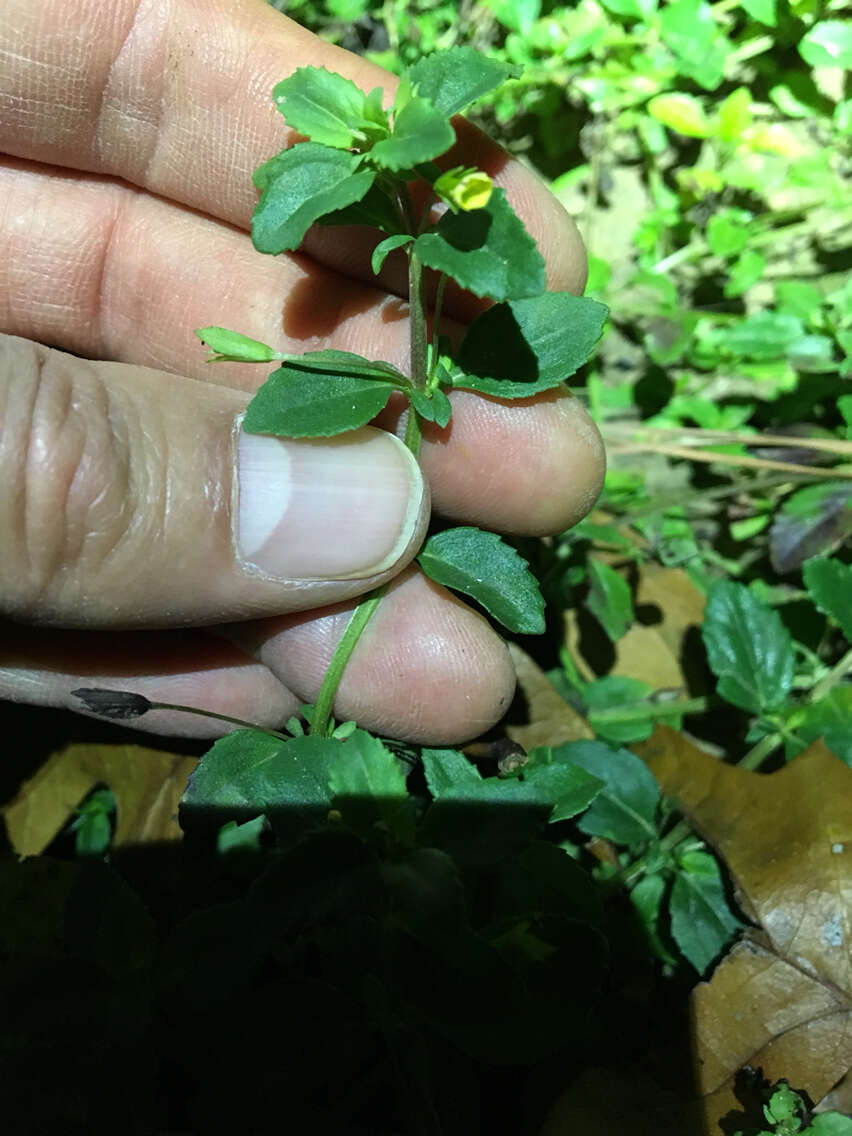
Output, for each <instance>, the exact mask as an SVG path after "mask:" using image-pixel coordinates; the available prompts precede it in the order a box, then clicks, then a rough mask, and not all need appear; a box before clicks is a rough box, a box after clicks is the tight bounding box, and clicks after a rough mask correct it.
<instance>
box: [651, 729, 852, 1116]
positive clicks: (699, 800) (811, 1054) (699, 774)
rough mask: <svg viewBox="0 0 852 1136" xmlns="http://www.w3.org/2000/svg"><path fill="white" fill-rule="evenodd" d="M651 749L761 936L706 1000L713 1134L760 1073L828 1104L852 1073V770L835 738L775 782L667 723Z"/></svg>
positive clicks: (703, 1085)
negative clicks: (742, 1088) (750, 1073)
mask: <svg viewBox="0 0 852 1136" xmlns="http://www.w3.org/2000/svg"><path fill="white" fill-rule="evenodd" d="M637 752H639V753H640V754H641V756H642V757H643V758H644V759H645V761H647V762H648V765H649V766H650V768H651V770H652V771H653V773H654V775H655V776H656V777H657V780H658V781H659V783H660V787H661V789H662V791H663V793H665V794H666V795H667V796H670V797H673V798H675V799H676V800H677V801H678V803H679V805H680V806H681V808H682V809H683V811H684V813H685V814H686V816H687V817H688V818H689V820H690V821H691V823H692V824H694V825H695V827H696V828H697V829H698V830H699V831H700V832H701V833H702V835H703V836H704V837H705V838H706V839H707V840H708V842H709V843H710V844H712V845H713V846H714V847H715V848H716V850H717V851H718V852H719V854H720V855H721V856H722V857H723V859H724V860H725V862H726V863H727V865H728V869H729V871H730V873H731V877H732V879H733V881H734V885H735V887H736V889H737V894H738V899H739V902H740V905H741V906H742V908H743V910H744V911H745V912H746V913H747V914H748V915H749V916H750V917H751V918H752V919H753V921H754V922H755V923H757V924H758V925H759V927H760V928H761V932H760V933H759V934H758V935H757V937H756V938H753V940H752V941H749V940H747V941H745V942H743V943H741V944H739V945H738V946H736V947H735V948H734V949H733V950H732V951H731V953H730V955H729V956H728V958H727V959H726V960H725V961H724V962H723V963H721V964H720V965H719V967H717V969H716V971H715V973H714V974H713V976H712V978H711V980H710V981H709V982H708V983H703V984H701V985H700V986H699V987H697V989H696V991H695V994H694V997H693V1038H694V1047H695V1062H696V1068H697V1079H698V1084H699V1086H700V1089H701V1092H702V1094H703V1095H704V1098H705V1116H706V1130H707V1132H712V1133H718V1132H719V1131H720V1129H719V1127H718V1120H719V1117H720V1116H721V1115H723V1114H724V1113H725V1112H727V1111H728V1110H729V1109H731V1108H736V1100H735V1098H734V1095H733V1078H734V1076H735V1074H736V1072H737V1070H738V1069H740V1068H741V1067H742V1066H743V1065H745V1064H749V1065H752V1066H754V1067H762V1068H763V1070H764V1075H765V1076H768V1077H770V1079H772V1078H773V1077H780V1076H784V1077H787V1078H788V1080H789V1081H790V1083H791V1084H795V1085H796V1086H798V1087H800V1088H804V1089H806V1090H807V1092H808V1093H809V1094H810V1096H811V1098H812V1099H813V1100H815V1101H818V1100H820V1099H821V1098H822V1097H823V1096H824V1095H825V1094H826V1093H827V1092H828V1091H829V1090H830V1089H831V1088H832V1086H833V1085H834V1084H835V1083H836V1082H837V1081H839V1080H840V1079H841V1078H842V1077H843V1076H844V1075H845V1073H846V1072H847V1071H848V1070H849V1068H850V1066H852V954H850V944H852V770H850V768H849V767H848V766H847V765H845V764H844V763H843V762H842V761H840V759H839V758H837V757H836V756H835V755H834V754H833V753H831V752H830V750H828V749H827V748H826V747H825V746H824V745H823V744H822V743H821V742H815V743H814V744H813V745H811V746H809V747H808V748H807V749H806V750H804V751H803V752H802V753H801V754H799V755H798V756H797V757H796V758H795V759H794V760H793V761H791V762H790V763H789V764H788V765H786V766H784V767H783V768H782V769H780V770H778V771H777V772H775V773H771V774H760V773H751V772H748V771H747V770H743V769H738V768H737V767H736V766H732V765H727V764H725V763H724V762H720V761H718V760H716V759H715V758H714V757H711V756H710V755H709V754H707V753H704V752H703V751H702V750H700V749H698V748H697V747H696V746H694V745H692V744H691V743H690V742H689V741H688V740H687V739H686V738H684V737H683V736H682V735H681V734H679V733H677V732H676V731H675V730H671V729H668V728H666V727H659V728H658V729H657V730H656V731H655V733H654V734H653V736H652V737H651V738H649V739H648V741H647V742H644V743H642V745H641V746H638V747H637Z"/></svg>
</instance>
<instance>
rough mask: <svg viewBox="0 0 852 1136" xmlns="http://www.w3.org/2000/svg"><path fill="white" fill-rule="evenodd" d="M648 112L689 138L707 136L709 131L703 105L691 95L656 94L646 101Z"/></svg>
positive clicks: (658, 120)
mask: <svg viewBox="0 0 852 1136" xmlns="http://www.w3.org/2000/svg"><path fill="white" fill-rule="evenodd" d="M648 113H649V114H650V115H651V117H652V118H655V119H656V120H657V122H662V124H663V125H664V126H668V127H670V128H671V129H672V130H676V131H677V132H678V134H686V135H688V136H689V137H690V138H707V137H709V135H710V133H711V130H710V121H709V119H708V118H707V115H706V114H705V113H704V107H703V106H702V105H701V103H700V102H699V101H698V99H696V98H693V96H692V95H684V94H672V95H657V96H656V97H655V98H653V99H651V101H650V102H649V103H648Z"/></svg>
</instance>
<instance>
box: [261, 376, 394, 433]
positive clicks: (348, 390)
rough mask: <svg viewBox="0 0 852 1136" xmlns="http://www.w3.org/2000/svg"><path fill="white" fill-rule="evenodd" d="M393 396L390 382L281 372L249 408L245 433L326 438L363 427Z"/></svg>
mask: <svg viewBox="0 0 852 1136" xmlns="http://www.w3.org/2000/svg"><path fill="white" fill-rule="evenodd" d="M393 391H394V387H393V386H392V385H391V384H390V383H386V382H381V381H377V380H375V379H365V378H360V377H358V376H355V375H328V374H325V375H323V374H306V373H305V372H304V371H301V370H299V369H298V368H296V367H291V366H284V367H279V369H278V370H277V371H273V372H272V374H271V375H270V376H269V378H268V379H267V380H266V382H265V383H264V384H263V386H262V387H260V388H259V390H258V391H257V393H256V394H255V396H254V398H253V399H252V400H251V402H250V403H249V405H248V409H247V411H246V416H245V418H244V419H243V429H244V430H245V431H246V432H247V433H249V434H276V435H279V436H280V437H283V438H329V437H331V436H332V435H334V434H342V433H344V432H345V431H346V430H356V429H357V428H358V427H359V426H366V424H367V423H368V422H369V421H371V419H373V418H375V416H376V415H377V414H378V413H379V412H380V411H381V410H384V408H385V407H386V406H387V403H388V399H389V398H390V396H391V395H392V394H393Z"/></svg>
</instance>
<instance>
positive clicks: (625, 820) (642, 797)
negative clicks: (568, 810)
mask: <svg viewBox="0 0 852 1136" xmlns="http://www.w3.org/2000/svg"><path fill="white" fill-rule="evenodd" d="M553 753H554V756H555V757H557V758H559V759H560V760H564V761H569V762H571V763H572V764H573V765H579V766H580V767H581V768H582V769H585V770H586V772H587V773H591V774H592V776H593V777H597V778H599V779H600V780H601V781H603V783H604V787H603V788H602V789H601V791H600V792H599V793H598V795H597V796H596V797H595V800H594V802H593V803H592V805H591V807H590V808H589V809H588V811H587V812H586V813H584V814H583V816H582V817H580V819H579V821H578V822H577V824H578V825H579V827H580V828H581V829H582V831H583V832H586V833H588V834H589V835H590V836H603V837H605V838H606V839H607V840H613V841H615V843H616V844H625V845H628V846H632V845H637V844H645V843H648V842H653V841H655V840H656V839H657V827H656V823H655V818H656V813H657V805H658V803H659V799H660V790H659V788H658V787H657V782H656V781H655V780H654V776H653V774H652V773H651V772H650V770H649V769H648V767H647V766H646V765H645V763H644V762H643V761H642V760H641V759H640V758H638V757H637V756H636V754H635V753H631V752H630V750H627V749H613V748H612V747H611V746H608V745H606V744H604V742H597V741H575V742H566V743H565V744H564V745H561V746H559V747H558V748H557V749H555V750H554V751H553Z"/></svg>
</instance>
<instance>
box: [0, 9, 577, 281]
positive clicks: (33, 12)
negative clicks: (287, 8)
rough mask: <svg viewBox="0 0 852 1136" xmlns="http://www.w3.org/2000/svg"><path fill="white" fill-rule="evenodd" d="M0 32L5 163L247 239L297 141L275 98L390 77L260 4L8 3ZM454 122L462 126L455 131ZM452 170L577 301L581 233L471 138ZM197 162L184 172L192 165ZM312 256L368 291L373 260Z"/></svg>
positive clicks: (330, 246)
mask: <svg viewBox="0 0 852 1136" xmlns="http://www.w3.org/2000/svg"><path fill="white" fill-rule="evenodd" d="M9 4H11V11H10V12H7V14H6V19H5V20H4V21H3V22H2V24H0V57H2V58H3V59H4V65H3V68H2V71H0V149H2V150H4V151H5V152H7V153H9V154H14V155H16V156H18V157H23V158H31V159H35V160H37V161H40V162H46V163H50V164H55V165H64V166H68V167H70V168H73V169H82V170H89V171H93V172H97V173H106V174H113V175H116V176H118V177H120V178H122V179H124V180H126V181H129V182H132V183H134V184H136V185H139V186H144V187H145V188H147V189H149V190H151V191H152V192H154V193H156V194H158V195H160V196H163V197H166V198H171V199H174V200H175V201H180V202H183V203H184V204H187V205H190V206H192V207H193V208H195V209H199V210H201V211H203V212H205V213H209V214H211V215H213V216H216V217H219V218H221V219H222V220H225V221H229V222H231V223H233V224H235V225H238V226H240V227H242V228H246V227H247V226H248V223H249V218H250V216H251V212H252V210H253V208H254V204H255V200H256V195H255V192H254V188H253V186H252V182H251V173H252V171H253V170H254V168H255V167H256V166H257V165H258V164H259V163H260V162H261V161H263V160H264V159H266V158H268V157H270V156H271V155H272V154H274V153H276V152H277V151H278V150H280V149H281V146H282V143H283V142H284V140H285V139H286V138H287V137H288V136H289V137H292V136H291V135H288V132H287V131H286V129H285V128H284V125H283V121H282V119H281V116H280V115H279V114H278V112H277V111H276V110H275V108H274V107H273V105H272V102H271V98H270V92H271V90H272V87H273V86H274V85H275V83H277V82H278V81H280V80H281V79H283V78H285V77H286V76H287V74H289V73H290V72H292V71H293V70H295V68H296V67H299V66H302V65H308V64H313V65H315V66H324V67H327V68H328V69H329V70H332V71H338V72H340V73H341V74H343V75H346V76H347V77H349V78H351V79H352V80H353V81H354V82H355V83H357V84H358V85H359V86H360V87H362V88H363V89H364V90H365V91H368V90H370V89H372V88H374V87H376V86H383V87H385V88H386V89H389V88H391V87H393V86H395V84H396V80H395V79H394V77H393V76H391V75H389V74H388V73H387V72H386V71H383V70H382V69H381V68H379V67H376V66H375V65H374V64H372V63H370V62H368V61H367V60H365V59H363V58H361V57H359V56H355V55H352V54H350V53H349V52H346V51H343V50H341V49H340V48H336V47H334V46H332V45H330V44H327V43H324V42H322V41H321V40H319V39H318V38H317V37H316V36H313V35H311V34H310V33H309V32H306V31H305V30H304V29H302V28H300V27H299V26H298V25H297V24H295V23H293V21H291V20H288V19H287V18H286V17H284V16H282V15H281V14H280V13H279V12H276V11H275V10H274V9H272V8H271V7H270V6H269V5H268V4H266V3H265V2H264V0H228V2H227V3H219V2H213V0H206V2H204V3H203V4H201V3H199V2H198V0H162V2H161V3H158V4H142V5H140V4H139V2H138V0H112V2H111V3H110V4H104V3H103V2H102V0H42V2H41V3H39V4H33V3H32V2H31V0H6V6H7V8H8V7H9ZM457 121H460V120H457ZM459 134H460V138H459V146H458V148H457V151H458V152H455V153H454V155H453V160H454V161H456V162H472V163H474V164H477V163H478V164H480V165H482V166H483V167H484V168H486V169H488V170H489V171H490V172H493V174H494V176H495V179H496V180H497V181H498V183H499V184H501V185H503V186H504V187H505V188H506V191H507V194H508V196H509V199H510V200H511V201H512V203H513V204H514V206H515V208H516V209H517V210H518V212H519V214H520V215H521V217H522V218H523V220H524V221H525V222H526V224H527V227H528V228H529V230H530V232H531V233H532V235H533V237H535V239H536V240H537V241H538V244H539V247H540V249H541V251H542V253H543V255H544V256H545V259H546V261H547V263H548V281H549V287H550V288H552V289H554V290H559V289H569V290H578V289H582V286H583V282H584V279H585V259H584V256H583V253H582V246H581V242H580V241H579V238H578V236H577V232H576V228H575V227H574V225H573V222H572V221H571V220H570V218H569V217H568V215H567V214H566V213H565V211H564V210H563V209H562V207H561V206H560V205H559V203H558V202H557V201H556V200H555V199H554V198H553V196H552V195H551V194H550V193H549V192H548V191H547V189H546V188H545V186H544V185H542V184H541V183H540V182H539V181H538V179H537V178H536V177H535V175H534V174H533V173H532V172H531V171H529V170H528V169H527V168H526V167H524V166H522V165H521V164H520V163H518V162H515V161H513V160H512V159H510V158H508V156H507V155H506V153H505V152H504V151H503V150H502V149H501V148H500V147H498V146H497V145H496V144H495V143H493V142H491V141H490V140H488V139H486V138H485V137H484V136H483V135H482V134H481V132H479V131H477V130H475V129H474V128H473V127H471V126H465V125H462V126H459ZM189 156H191V158H190V157H189ZM310 251H312V253H313V254H314V255H316V256H318V257H320V258H321V259H323V260H324V261H325V262H326V263H328V264H331V265H333V266H334V267H336V268H338V269H340V270H341V271H345V272H353V273H355V274H357V275H361V276H362V277H364V276H366V275H367V274H368V272H369V267H368V265H369V256H368V255H366V256H364V255H361V256H359V257H357V259H353V256H352V250H351V248H349V247H347V246H346V245H345V244H343V243H341V242H340V241H339V239H338V238H337V237H336V236H334V235H331V234H322V233H319V234H312V236H311V244H310Z"/></svg>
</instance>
